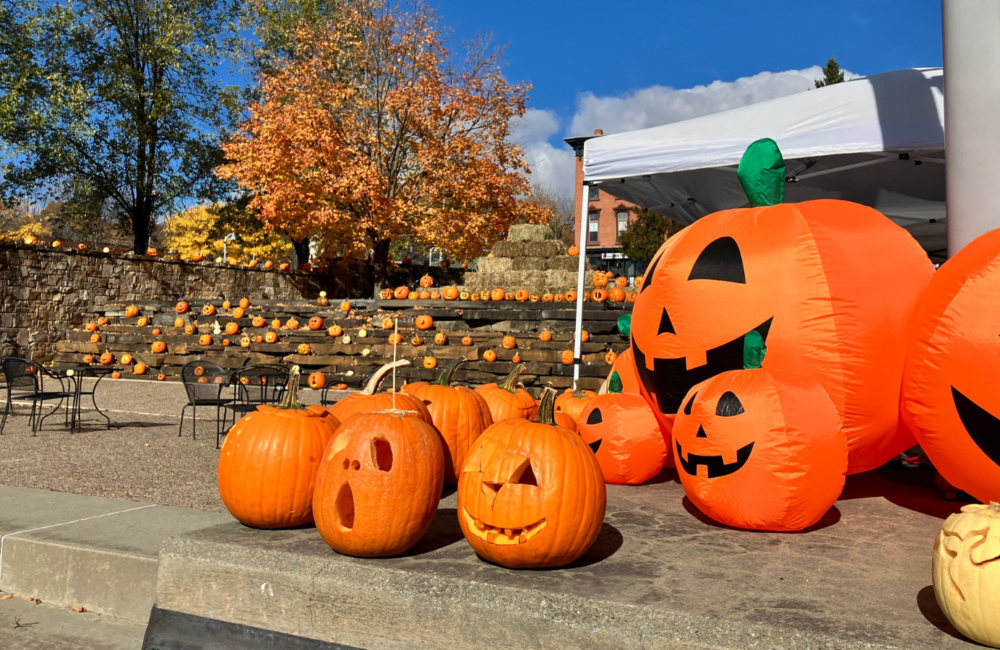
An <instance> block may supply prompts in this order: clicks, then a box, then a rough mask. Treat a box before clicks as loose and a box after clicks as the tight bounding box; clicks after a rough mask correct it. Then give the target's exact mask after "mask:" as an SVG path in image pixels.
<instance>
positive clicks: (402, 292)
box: [393, 287, 410, 300]
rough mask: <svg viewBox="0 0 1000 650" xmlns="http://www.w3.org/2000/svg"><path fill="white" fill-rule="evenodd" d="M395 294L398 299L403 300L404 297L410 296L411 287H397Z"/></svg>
mask: <svg viewBox="0 0 1000 650" xmlns="http://www.w3.org/2000/svg"><path fill="white" fill-rule="evenodd" d="M393 295H394V296H395V297H396V299H397V300H403V299H404V298H408V297H409V296H410V289H409V288H408V287H396V290H395V291H394V292H393Z"/></svg>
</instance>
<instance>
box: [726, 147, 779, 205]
mask: <svg viewBox="0 0 1000 650" xmlns="http://www.w3.org/2000/svg"><path fill="white" fill-rule="evenodd" d="M736 176H737V177H739V179H740V185H742V186H743V192H744V193H745V194H746V195H747V198H748V199H750V206H751V207H754V208H759V207H761V206H765V205H778V204H779V203H782V202H784V200H785V159H784V158H782V157H781V150H780V149H778V145H777V143H776V142H775V141H774V140H772V139H771V138H763V139H762V140H757V141H756V142H754V143H753V144H751V145H750V146H749V147H747V150H746V151H744V152H743V158H741V159H740V166H739V169H737V171H736Z"/></svg>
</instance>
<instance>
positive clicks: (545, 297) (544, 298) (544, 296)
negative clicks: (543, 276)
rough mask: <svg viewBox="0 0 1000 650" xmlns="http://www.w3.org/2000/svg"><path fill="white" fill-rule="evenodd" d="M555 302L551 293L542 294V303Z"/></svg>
mask: <svg viewBox="0 0 1000 650" xmlns="http://www.w3.org/2000/svg"><path fill="white" fill-rule="evenodd" d="M553 300H555V296H553V295H552V294H551V293H543V294H542V302H552V301H553Z"/></svg>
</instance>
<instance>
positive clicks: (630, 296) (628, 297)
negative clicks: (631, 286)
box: [625, 291, 638, 302]
mask: <svg viewBox="0 0 1000 650" xmlns="http://www.w3.org/2000/svg"><path fill="white" fill-rule="evenodd" d="M637 295H638V294H637V293H636V292H635V291H626V292H625V302H635V299H636V296H637Z"/></svg>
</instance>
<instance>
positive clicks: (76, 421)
mask: <svg viewBox="0 0 1000 650" xmlns="http://www.w3.org/2000/svg"><path fill="white" fill-rule="evenodd" d="M47 370H49V371H51V372H52V373H53V374H55V375H57V376H59V377H62V378H63V379H68V380H69V381H72V382H73V406H72V411H71V415H70V425H69V428H70V431H73V430H74V429H75V430H77V431H80V430H82V428H83V427H82V426H81V423H82V421H83V409H82V407H81V402H82V401H83V396H84V395H90V401H91V402H92V403H93V404H94V410H95V411H97V414H98V415H100V416H101V417H102V418H104V419H105V420H107V422H108V428H109V429H110V428H111V418H109V417H108V416H107V415H105V414H104V411H102V410H101V409H100V408H99V407H98V406H97V386H98V385H99V384H100V383H101V380H102V379H104V378H105V377H107V376H108V375H110V374H111V373H112V372H114V370H115V369H114V368H112V367H110V366H87V365H82V364H74V365H59V366H53V367H51V368H47ZM88 373H89V374H90V375H91V376H94V377H97V381H96V382H95V383H94V387H93V388H92V389H91V390H89V391H84V390H83V379H84V377H86V376H87V375H88Z"/></svg>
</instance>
